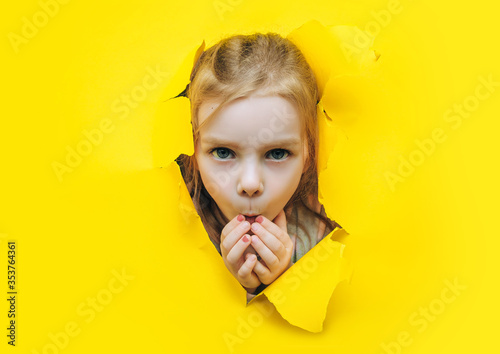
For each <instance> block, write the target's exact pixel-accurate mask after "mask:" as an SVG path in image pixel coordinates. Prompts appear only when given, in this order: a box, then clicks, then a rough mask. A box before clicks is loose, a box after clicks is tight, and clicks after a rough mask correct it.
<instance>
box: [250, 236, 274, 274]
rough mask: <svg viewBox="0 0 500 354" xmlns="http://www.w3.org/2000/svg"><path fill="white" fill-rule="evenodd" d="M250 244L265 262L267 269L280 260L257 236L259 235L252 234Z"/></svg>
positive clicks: (272, 267)
mask: <svg viewBox="0 0 500 354" xmlns="http://www.w3.org/2000/svg"><path fill="white" fill-rule="evenodd" d="M252 246H253V248H255V250H256V251H257V253H258V254H259V256H260V257H261V258H262V259H263V260H264V262H266V265H267V267H268V268H269V269H275V268H276V266H278V265H279V263H280V260H279V259H278V257H277V256H276V255H275V254H274V253H273V252H271V250H270V249H269V248H268V247H267V246H266V245H265V243H264V242H262V240H261V239H260V238H259V236H256V235H253V236H252Z"/></svg>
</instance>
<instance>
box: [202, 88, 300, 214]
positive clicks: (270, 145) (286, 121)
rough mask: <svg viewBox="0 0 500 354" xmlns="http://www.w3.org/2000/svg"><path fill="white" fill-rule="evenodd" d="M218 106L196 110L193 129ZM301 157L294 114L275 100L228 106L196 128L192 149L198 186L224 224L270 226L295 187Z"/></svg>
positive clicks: (255, 99) (239, 101)
mask: <svg viewBox="0 0 500 354" xmlns="http://www.w3.org/2000/svg"><path fill="white" fill-rule="evenodd" d="M219 103H220V102H217V101H207V102H204V103H202V104H201V106H200V109H199V113H198V114H199V115H198V119H199V124H201V123H202V122H203V121H204V120H205V119H206V118H207V117H208V116H209V115H210V113H211V112H212V111H213V110H214V109H215V108H216V107H217V106H218V105H219ZM307 153H308V151H307V146H306V144H305V143H304V142H303V141H302V139H301V122H300V117H299V114H298V111H297V109H296V108H295V106H294V105H293V104H291V103H290V102H289V101H287V100H286V99H284V98H282V97H280V96H262V95H253V96H249V97H245V98H240V99H237V100H235V101H233V102H231V103H230V104H228V105H226V106H225V107H224V108H223V109H222V110H221V111H220V112H219V114H218V115H217V116H215V117H213V119H211V121H209V122H208V123H207V124H206V125H204V126H203V127H202V128H201V130H200V135H199V139H198V142H197V144H196V146H195V157H196V161H197V163H198V167H199V169H200V175H201V179H202V180H203V184H204V185H205V188H206V189H207V191H208V193H210V195H211V196H212V198H213V199H214V200H215V202H216V203H217V205H218V206H219V208H220V210H221V211H222V213H223V214H224V215H225V216H226V217H227V218H228V219H229V220H231V219H233V218H234V217H235V216H236V215H238V214H243V215H246V216H250V217H251V216H254V217H256V216H257V215H263V216H265V217H267V218H268V219H270V220H274V218H275V217H276V216H277V215H278V213H279V212H280V211H281V210H282V209H283V208H284V206H285V205H286V203H287V202H288V200H289V199H290V198H291V196H292V195H293V193H294V192H295V190H296V189H297V186H298V185H299V181H300V177H301V175H302V173H303V172H304V168H305V161H306V159H307ZM252 219H254V218H250V220H252ZM252 221H253V220H252Z"/></svg>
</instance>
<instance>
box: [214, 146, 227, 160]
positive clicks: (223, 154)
mask: <svg viewBox="0 0 500 354" xmlns="http://www.w3.org/2000/svg"><path fill="white" fill-rule="evenodd" d="M211 153H212V155H214V156H215V157H217V158H219V159H227V158H228V157H229V156H230V155H231V150H229V149H226V148H215V149H213V150H212V151H211Z"/></svg>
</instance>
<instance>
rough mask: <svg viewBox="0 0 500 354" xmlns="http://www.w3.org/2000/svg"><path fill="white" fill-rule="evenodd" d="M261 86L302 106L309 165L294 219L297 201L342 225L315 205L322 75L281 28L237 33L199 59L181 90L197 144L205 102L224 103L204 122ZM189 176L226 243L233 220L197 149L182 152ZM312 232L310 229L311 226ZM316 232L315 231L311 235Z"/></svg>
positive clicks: (215, 237)
mask: <svg viewBox="0 0 500 354" xmlns="http://www.w3.org/2000/svg"><path fill="white" fill-rule="evenodd" d="M257 91H259V93H260V92H262V91H264V92H265V94H269V95H279V96H281V97H283V98H285V99H287V100H289V101H290V102H292V103H293V104H295V106H296V108H297V109H298V112H299V115H300V117H301V118H303V119H302V122H301V124H302V129H301V135H302V140H304V139H305V140H307V147H308V152H309V154H308V157H307V162H306V164H307V166H308V167H307V168H306V169H305V172H304V173H303V174H302V177H301V180H300V182H299V185H298V187H297V189H296V191H295V193H294V194H293V196H292V197H291V199H290V200H289V201H288V203H287V204H286V206H285V212H286V215H287V221H288V223H290V222H292V223H295V224H296V225H299V227H301V228H303V229H304V227H303V226H301V222H300V221H299V220H294V218H293V214H292V213H291V207H292V206H294V205H296V206H298V207H303V208H304V209H305V210H308V211H310V212H311V213H312V214H313V215H314V216H315V217H317V218H319V219H320V220H322V221H323V222H325V224H326V225H327V227H329V228H330V229H334V228H335V226H338V225H337V224H336V223H335V222H332V221H331V220H330V219H328V218H327V217H325V216H323V215H321V214H320V213H318V212H317V211H315V210H313V206H312V205H311V198H312V200H314V201H317V188H318V176H317V154H318V124H317V111H316V109H317V108H316V105H317V103H318V101H319V98H320V97H318V95H319V93H318V87H317V83H316V78H315V76H314V73H313V71H312V70H311V68H310V66H309V64H308V63H307V61H306V60H305V58H304V56H303V54H302V53H301V51H300V50H299V49H298V48H297V46H295V44H293V43H292V42H291V41H290V40H288V39H286V38H283V37H282V36H280V35H279V34H276V33H267V34H262V33H255V34H251V35H235V36H231V37H228V38H225V39H222V40H221V41H220V42H218V43H217V44H215V45H214V46H212V47H210V48H209V49H207V50H206V51H204V52H203V54H201V56H200V57H199V59H198V61H197V62H196V63H195V65H194V67H193V70H192V73H191V82H190V83H189V84H188V86H187V87H186V89H185V90H184V91H183V92H182V93H180V94H179V96H186V97H188V98H189V99H190V102H191V122H192V127H193V140H194V144H195V146H196V144H197V142H198V139H199V131H200V128H201V125H200V124H199V121H198V112H199V108H200V105H201V104H202V102H205V101H206V100H210V99H216V100H218V101H220V102H221V103H220V104H219V106H218V107H217V108H216V109H215V110H214V111H213V112H212V113H211V114H210V116H209V117H208V118H207V119H205V120H204V121H203V125H204V124H206V123H207V122H208V121H210V119H213V117H215V116H216V114H217V113H218V112H219V111H220V110H221V109H222V108H223V107H224V106H225V105H227V104H228V103H230V102H232V101H234V100H236V99H238V98H240V97H246V96H248V95H251V94H252V93H255V92H257ZM176 161H177V163H178V164H179V166H180V169H181V172H182V175H183V178H184V181H185V182H186V186H187V188H188V191H189V192H190V195H191V197H192V199H193V203H194V206H195V208H196V210H197V212H198V214H199V215H200V217H201V220H202V222H203V224H204V226H205V229H206V230H207V232H208V234H209V237H210V238H211V239H212V242H214V243H216V244H217V245H219V244H220V233H221V231H222V229H223V227H224V226H225V225H226V224H227V222H229V220H227V218H226V217H225V216H224V215H223V214H222V212H221V211H220V209H219V208H218V206H217V204H216V203H215V201H214V200H213V198H212V197H211V196H210V194H209V193H208V192H207V190H206V188H205V186H204V185H203V182H202V180H201V176H200V172H199V170H198V166H197V163H196V158H195V156H194V154H193V155H192V156H187V155H180V156H179V157H178V158H177V160H176ZM306 233H307V232H306ZM309 237H311V235H309Z"/></svg>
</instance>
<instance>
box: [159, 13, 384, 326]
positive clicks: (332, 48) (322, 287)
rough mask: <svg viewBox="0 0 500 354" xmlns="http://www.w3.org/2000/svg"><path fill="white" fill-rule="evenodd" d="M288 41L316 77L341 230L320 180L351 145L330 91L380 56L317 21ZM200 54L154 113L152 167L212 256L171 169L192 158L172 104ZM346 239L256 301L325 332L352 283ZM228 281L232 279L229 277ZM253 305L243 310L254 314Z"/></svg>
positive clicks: (324, 247)
mask: <svg viewBox="0 0 500 354" xmlns="http://www.w3.org/2000/svg"><path fill="white" fill-rule="evenodd" d="M287 38H289V39H290V40H291V41H292V42H294V43H295V44H296V45H297V46H298V47H299V48H300V49H301V51H302V52H303V53H304V55H305V57H306V59H307V61H308V63H309V64H310V65H311V68H312V69H313V71H314V73H315V75H316V77H317V81H318V87H319V90H320V93H321V100H320V102H319V103H318V124H319V129H320V148H319V160H318V172H319V175H320V176H319V177H320V178H319V189H320V201H321V202H322V204H323V205H324V206H325V210H326V212H327V214H328V215H329V217H330V218H331V219H332V220H336V221H337V222H339V224H340V225H342V220H341V219H339V218H336V217H335V215H330V213H329V203H328V200H327V199H324V198H323V197H322V190H323V189H324V188H325V187H326V185H327V184H328V181H327V180H325V179H324V178H321V175H322V173H323V172H325V171H328V169H329V168H331V162H330V158H331V155H332V152H333V151H334V149H335V146H336V144H337V142H338V141H340V140H342V141H344V142H345V141H346V139H348V137H347V135H346V132H345V129H344V128H343V126H342V124H343V122H344V121H343V120H342V117H341V116H340V115H339V114H338V113H337V114H335V115H332V114H330V115H329V114H328V111H329V110H330V111H331V112H334V111H335V107H336V104H337V102H338V101H337V100H336V99H337V98H336V97H334V95H333V93H334V92H335V90H334V89H330V86H331V84H332V83H335V80H336V79H337V78H341V77H344V78H345V77H352V78H353V79H355V78H356V77H358V76H363V75H364V74H365V73H366V72H369V71H370V70H371V69H372V68H373V66H374V65H373V64H374V63H375V62H376V61H377V59H378V57H379V54H377V53H375V52H374V51H373V50H371V45H372V43H373V40H374V38H373V37H371V36H369V35H368V34H367V33H365V32H364V31H361V30H359V29H358V28H357V27H354V26H331V27H325V26H323V25H322V24H320V23H319V22H318V21H310V22H308V23H306V24H304V25H303V26H301V27H299V28H297V29H295V30H294V31H292V32H291V33H290V34H288V36H287ZM204 48H205V41H203V43H202V44H201V45H200V46H199V47H198V48H195V49H193V50H192V52H191V53H190V54H189V55H188V56H187V57H186V59H185V61H184V63H183V64H182V65H181V67H180V69H179V70H178V71H177V74H176V75H175V77H174V78H173V79H172V81H171V82H170V84H169V86H168V87H167V88H166V90H165V93H164V95H163V99H162V102H161V103H160V104H159V105H158V110H157V115H156V119H155V127H154V131H153V146H152V151H153V159H154V163H155V166H157V167H163V168H166V169H167V170H168V173H171V174H175V175H176V177H175V180H176V181H179V182H178V183H179V196H178V198H176V200H177V201H178V204H179V208H180V209H181V211H182V215H184V216H185V225H186V230H188V229H189V230H190V234H191V239H192V240H193V247H194V248H195V249H204V250H207V251H208V252H216V250H215V247H213V246H212V245H211V242H210V240H209V238H208V236H207V235H206V233H204V232H203V231H202V230H204V229H203V226H202V225H201V219H200V218H199V216H198V215H197V213H196V211H195V209H194V205H193V204H192V201H191V198H190V196H189V194H188V191H187V189H186V186H185V185H184V182H183V179H182V176H181V174H180V171H179V168H178V167H177V165H176V163H175V162H174V160H175V158H177V157H178V156H179V155H180V154H187V155H191V154H193V152H194V148H193V137H192V128H191V121H190V119H191V112H190V102H189V100H188V99H187V98H185V97H182V96H181V97H176V96H177V95H178V94H179V93H181V92H182V91H183V90H184V89H185V87H186V85H187V84H188V82H189V76H190V73H191V70H192V67H193V63H195V62H196V60H197V58H198V57H199V56H200V55H201V53H202V51H203V50H204ZM174 97H175V98H174ZM193 225H195V226H194V227H193ZM193 229H194V230H197V232H196V233H197V234H196V236H193V235H192V233H193V232H192V230H193ZM186 233H187V231H186ZM198 233H200V234H201V235H199V234H198ZM346 236H347V232H346V231H345V230H344V229H338V228H337V229H335V230H334V231H332V232H331V233H330V234H329V235H328V236H327V237H325V238H324V239H323V240H321V241H320V242H319V243H318V244H317V245H316V246H315V247H314V248H313V249H312V250H310V251H309V252H308V253H307V254H305V255H304V256H303V257H302V258H301V259H300V260H299V261H298V262H297V263H296V264H294V265H293V266H292V267H291V268H290V269H288V270H287V271H286V272H285V273H283V274H282V275H281V276H280V277H279V278H278V279H277V280H276V281H275V282H274V283H272V284H271V285H270V286H268V287H267V288H266V289H265V290H264V291H263V292H261V293H260V294H259V295H258V296H257V297H262V296H263V295H265V296H266V297H267V298H268V299H269V301H270V302H271V303H273V304H274V306H275V307H276V309H277V311H278V312H279V313H280V314H281V316H282V317H283V318H284V319H286V320H287V321H288V322H289V323H290V324H292V325H295V326H298V327H300V328H303V329H305V330H308V331H311V332H320V331H322V329H323V322H324V319H325V316H326V310H327V306H328V303H329V301H330V298H331V296H332V293H333V291H334V290H335V288H336V287H337V285H338V283H340V282H341V281H344V280H346V281H349V280H350V278H351V275H352V272H353V263H352V261H351V260H349V259H347V258H346V257H345V255H344V248H345V245H344V244H342V243H341V242H339V241H338V240H340V239H342V238H344V237H346ZM210 246H212V247H210ZM221 262H222V259H221ZM227 276H229V277H230V276H232V275H231V274H230V273H229V272H227ZM240 290H241V291H242V304H243V303H244V301H246V300H245V295H244V294H245V291H244V289H243V288H241V289H240ZM252 302H253V300H252V301H250V303H249V304H248V306H252Z"/></svg>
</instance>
